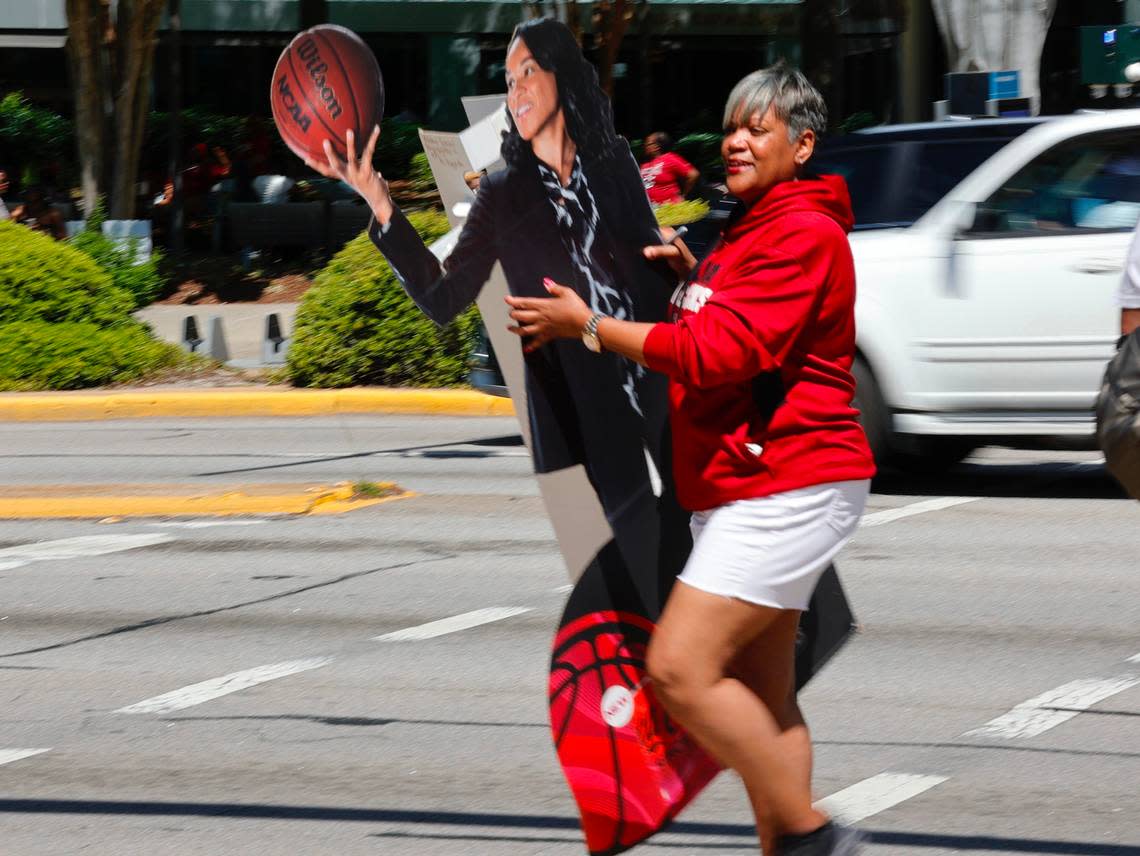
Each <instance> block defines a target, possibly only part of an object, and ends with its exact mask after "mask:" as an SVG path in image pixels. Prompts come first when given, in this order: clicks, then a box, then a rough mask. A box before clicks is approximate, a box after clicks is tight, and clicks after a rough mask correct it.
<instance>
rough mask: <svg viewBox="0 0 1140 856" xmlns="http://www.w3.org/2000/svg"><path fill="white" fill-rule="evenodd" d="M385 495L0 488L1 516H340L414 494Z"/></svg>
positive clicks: (320, 490)
mask: <svg viewBox="0 0 1140 856" xmlns="http://www.w3.org/2000/svg"><path fill="white" fill-rule="evenodd" d="M376 487H377V488H379V489H381V490H387V491H390V493H388V495H386V496H358V495H357V494H356V493H355V487H354V485H353V484H352V483H350V482H342V483H340V484H336V485H320V484H314V485H306V484H286V485H272V484H252V485H250V484H247V485H217V486H212V487H209V488H207V487H203V486H193V485H146V484H135V485H130V484H123V485H43V486H39V485H28V486H26V487H7V488H0V519H6V520H31V519H60V518H102V519H108V518H109V519H117V518H125V517H231V516H238V515H270V514H273V515H277V514H292V515H301V514H313V515H324V514H343V513H344V512H347V511H355V510H356V509H358V508H365V507H367V506H370V505H377V504H379V503H381V502H390V501H392V500H394V499H406V498H408V497H411V496H414V495H415V494H413V493H412V492H411V491H406V490H403V489H402V488H400V487H399V486H397V485H396V484H393V483H391V482H383V483H379V484H377V485H376Z"/></svg>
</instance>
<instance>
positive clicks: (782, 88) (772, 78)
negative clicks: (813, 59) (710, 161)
mask: <svg viewBox="0 0 1140 856" xmlns="http://www.w3.org/2000/svg"><path fill="white" fill-rule="evenodd" d="M769 107H771V108H772V109H773V110H774V111H775V113H776V118H778V119H779V120H780V121H781V122H783V123H785V124H786V125H787V126H788V139H789V140H790V141H791V142H793V143H794V142H795V141H796V140H798V139H799V138H800V134H802V133H803V132H804V131H814V132H815V134H816V136H819V135H820V134H822V133H823V131H824V129H825V128H826V127H827V104H826V103H825V102H824V100H823V96H822V95H820V94H819V90H818V89H816V88H815V87H814V86H812V85H811V82H810V81H809V80H808V79H807V78H806V77H804V74H803V72H801V71H800V70H799V69H798V68H792V67H791V66H789V65H787V64H786V63H785V62H784V61H783V60H780V61H779V62H777V63H776V64H775V65H771V66H768V68H761V69H759V70H757V71H754V72H752V73H751V74H749V75H748V76H747V77H745V78H744V79H743V80H741V81H740V82H739V83H738V84H736V86H734V87H733V88H732V92H731V93H729V96H728V102H727V103H726V104H725V105H724V127H725V130H729V129H731V128H735V127H736V126H738V125H740V124H741V123H743V122H747V121H748V120H749V119H750V118H751V117H752V116H753V115H755V114H756V113H759V114H760V115H761V116H764V115H765V114H766V113H767V112H768V108H769Z"/></svg>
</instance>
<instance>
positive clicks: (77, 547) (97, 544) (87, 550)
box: [0, 532, 175, 571]
mask: <svg viewBox="0 0 1140 856" xmlns="http://www.w3.org/2000/svg"><path fill="white" fill-rule="evenodd" d="M173 540H175V539H174V536H173V535H167V534H166V533H165V532H149V533H142V534H139V535H81V536H79V537H77V538H60V539H58V540H55V541H37V542H35V543H32V544H20V545H18V546H16V547H5V548H4V549H2V550H0V570H3V571H6V570H11V569H12V568H19V567H21V566H23V565H26V564H28V563H29V562H50V561H58V560H62V559H81V558H83V557H85V556H105V555H107V554H108V553H119V552H122V551H123V550H136V549H138V548H139V547H152V546H154V545H155V544H165V543H166V542H168V541H173Z"/></svg>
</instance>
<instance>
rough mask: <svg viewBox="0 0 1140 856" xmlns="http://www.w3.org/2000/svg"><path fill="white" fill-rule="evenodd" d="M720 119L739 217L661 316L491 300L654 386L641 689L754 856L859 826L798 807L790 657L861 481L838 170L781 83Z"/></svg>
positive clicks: (525, 328)
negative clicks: (731, 782) (662, 401)
mask: <svg viewBox="0 0 1140 856" xmlns="http://www.w3.org/2000/svg"><path fill="white" fill-rule="evenodd" d="M724 125H725V135H724V140H723V142H722V144H721V154H722V156H723V158H724V162H725V168H726V173H727V184H728V189H729V191H730V192H731V193H732V194H733V195H734V196H736V197H737V198H738V199H739V200H740V206H739V209H738V210H737V212H736V213H735V215H734V217H733V218H732V219H731V220H730V221H729V224H728V225H727V227H726V229H725V231H724V234H723V236H722V237H721V240H720V242H719V243H718V244H717V246H716V248H715V249H714V250H713V252H712V253H711V254H710V255H709V256H708V257H707V258H706V259H705V260H704V261H703V262H702V263H701V264H700V265H699V266H697V268H696V269H695V270H694V271H693V272H692V274H691V275H690V277H689V279H688V281H687V282H685V283H682V284H681V285H680V286H679V287H678V289H677V291H676V293H675V294H674V296H673V307H672V314H671V321H670V322H669V323H660V324H643V323H636V322H631V321H619V320H616V319H614V318H609V317H605V316H601V315H598V314H595V313H593V312H592V311H591V309H590V308H589V307H588V306H586V304H585V303H583V302H582V300H581V299H580V298H579V297H578V296H577V294H576V293H575V292H574V291H573V290H572V289H568V288H564V287H562V286H559V285H557V284H555V283H553V282H550V281H548V282H547V288H548V290H549V292H550V294H551V297H550V298H546V299H542V298H524V297H508V298H507V300H508V302H509V303H510V305H511V308H512V311H511V317H512V318H513V319H514V321H515V323H516V326H514V327H512V328H511V329H512V330H513V331H514V332H516V333H517V334H519V335H520V336H523V337H525V339H526V343H525V348H526V349H528V350H534V349H537V348H539V347H541V346H543V345H544V344H545V343H547V342H549V341H550V340H552V339H555V338H574V337H579V336H580V337H582V340H583V343H584V345H585V346H586V347H587V348H589V349H591V350H594V351H598V350H602V349H604V350H609V351H614V352H617V353H618V354H621V355H623V356H625V357H627V358H629V359H631V360H634V361H636V362H638V363H640V364H642V365H645V366H648V367H649V368H650V369H653V370H655V371H659V372H662V373H664V374H666V375H668V376H669V378H670V380H671V383H670V405H671V410H670V418H671V422H672V428H673V448H674V454H673V461H674V469H675V475H676V483H677V493H678V495H679V497H680V500H681V502H682V504H683V505H685V506H686V507H687V508H689V509H691V510H692V511H693V512H694V514H693V522H692V529H693V535H694V547H693V552H692V555H691V556H690V558H689V562H688V564H687V565H686V566H685V570H684V572H683V573H682V574H681V576H680V577H679V584H678V585H676V586H674V588H673V591H672V593H671V594H670V596H669V601H668V603H667V604H666V607H665V611H664V613H663V615H662V617H661V621H660V623H659V624H658V626H657V629H656V631H655V633H654V636H653V641H652V642H651V644H650V649H649V656H648V669H649V673H650V676H651V677H652V680H653V684H654V689H655V692H656V694H657V696H658V698H660V699H661V701H662V702H663V703H664V704H665V706H666V708H667V709H668V710H669V712H670V713H671V714H672V715H673V716H674V717H675V718H676V719H677V721H678V722H680V723H681V724H682V725H683V726H684V727H685V728H686V729H687V730H688V731H689V732H690V733H691V734H693V735H694V736H695V737H696V738H697V739H698V740H699V741H700V742H701V743H702V744H703V745H704V747H705V748H706V749H707V750H708V751H709V752H711V753H712V754H713V755H714V756H716V758H717V759H718V760H719V761H721V763H723V764H725V765H726V766H728V767H731V768H732V769H734V770H736V771H737V773H739V774H740V776H741V778H742V779H743V780H744V784H745V787H746V788H747V791H748V796H749V799H750V800H751V803H752V807H753V811H754V813H755V815H756V823H757V830H758V833H759V835H760V838H761V842H762V844H763V846H764V849H765V852H768V853H775V854H777V856H807V854H812V855H813V856H814V854H828V855H829V856H839V854H844V856H846V854H851V853H855V852H857V849H858V841H859V835H858V834H857V833H856V832H855V831H854V830H852V829H847V828H844V827H841V826H839V825H838V824H835V823H833V822H831V821H829V820H828V819H827V817H826V816H825V815H823V814H821V813H820V812H819V811H818V810H816V809H815V808H813V807H812V800H811V754H812V753H811V740H810V737H809V735H808V731H807V726H806V725H805V724H804V719H803V716H802V715H801V713H800V710H799V707H798V705H797V702H796V696H795V674H794V662H793V661H794V652H795V638H796V629H797V626H798V623H799V616H800V612H801V611H802V610H803V609H804V608H805V607H806V606H807V603H808V600H809V598H810V596H811V593H812V589H813V588H814V587H815V584H816V581H817V580H818V579H819V576H820V574H821V573H822V572H823V569H824V568H825V567H826V566H827V564H828V563H829V562H830V561H831V559H832V558H833V557H834V556H835V554H836V553H837V552H838V551H839V550H840V548H842V546H843V545H844V544H845V543H846V542H847V540H848V539H849V538H850V537H851V535H852V534H853V532H854V530H855V527H856V525H857V524H858V522H859V519H860V517H861V516H862V513H863V507H864V504H865V502H866V498H867V493H868V490H869V484H870V478H871V476H872V475H873V474H874V463H873V461H872V458H871V453H870V449H869V447H868V445H867V440H866V437H865V436H864V434H863V430H862V428H861V427H860V426H859V423H858V421H857V412H856V410H855V409H854V408H853V407H852V405H851V400H852V397H853V395H854V392H855V384H854V380H853V379H852V376H851V363H852V360H853V358H854V353H855V314H854V307H855V272H854V266H853V263H852V259H851V249H850V247H849V245H848V242H847V232H848V231H850V229H851V226H852V222H853V218H852V214H851V202H850V198H849V196H848V194H847V188H846V185H845V184H844V182H843V180H842V179H841V178H838V177H835V176H812V175H810V174H809V172H808V170H807V163H808V160H809V158H810V157H811V155H812V152H813V149H814V146H815V142H816V139H817V136H818V134H819V133H820V131H822V130H823V128H824V126H825V125H826V107H825V105H824V102H823V99H822V97H821V96H820V94H819V92H818V91H817V90H816V89H815V88H814V87H812V85H811V84H810V83H809V82H808V81H807V79H806V78H805V77H804V76H803V75H802V74H801V73H800V72H798V71H796V70H794V69H791V68H789V67H787V66H785V65H782V64H781V65H777V66H773V67H771V68H767V69H762V70H760V71H756V72H753V73H752V74H750V75H748V76H747V77H745V78H744V79H743V80H741V81H740V83H738V84H737V85H736V88H735V89H733V91H732V94H731V95H730V96H729V98H728V104H727V106H726V108H725V114H724ZM679 252H680V251H679V250H678V249H677V248H675V247H651V248H647V249H646V255H647V256H650V257H654V256H657V257H662V256H668V255H677V254H679Z"/></svg>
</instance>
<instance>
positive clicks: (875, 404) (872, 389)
mask: <svg viewBox="0 0 1140 856" xmlns="http://www.w3.org/2000/svg"><path fill="white" fill-rule="evenodd" d="M851 374H852V375H853V376H854V377H855V400H854V401H852V402H851V403H852V404H853V405H854V406H855V409H856V410H858V411H859V422H860V424H862V426H863V431H864V433H866V435H867V442H868V443H870V444H871V454H872V455H874V456H875V462H876V463H877V464H879V465H880V466H881V465H883V464H886V463H887V461H888V459H889V458H890V457H891V414H890V412H889V411H888V410H887V404H886V402H885V401H883V394H882V393H881V392H879V384H878V383H877V382H876V381H875V376H874V375H873V374H872V373H871V367H870V366H868V365H867V363H866V362H865V361H864V360H863V359H862V358H860V357H856V358H855V364H854V365H853V366H852V367H851Z"/></svg>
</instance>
